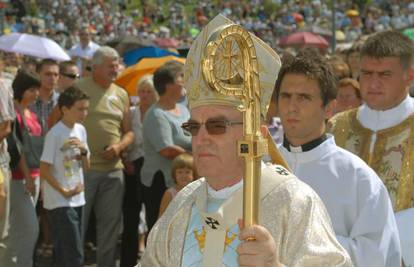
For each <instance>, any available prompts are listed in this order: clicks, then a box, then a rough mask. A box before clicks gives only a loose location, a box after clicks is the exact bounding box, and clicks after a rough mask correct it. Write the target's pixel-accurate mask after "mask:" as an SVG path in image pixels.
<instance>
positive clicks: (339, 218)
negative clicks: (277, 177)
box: [280, 135, 401, 267]
mask: <svg viewBox="0 0 414 267" xmlns="http://www.w3.org/2000/svg"><path fill="white" fill-rule="evenodd" d="M294 150H295V149H294ZM280 151H281V152H282V155H283V156H284V157H285V159H286V160H287V162H288V164H289V166H290V168H291V169H292V171H293V173H294V174H295V175H296V176H297V177H299V178H300V179H301V180H302V181H304V182H305V183H307V184H308V185H310V186H311V187H312V188H313V189H314V190H315V191H316V193H318V195H319V196H320V197H321V199H322V201H323V202H324V204H325V206H326V208H327V210H328V213H329V215H330V217H331V220H332V225H333V228H334V231H335V234H336V237H337V239H338V241H339V242H340V244H341V245H342V246H343V247H344V248H345V249H346V250H347V251H348V252H349V254H350V256H351V258H352V261H353V262H354V264H355V266H370V267H376V266H386V267H400V265H401V249H400V241H399V236H398V229H397V226H396V222H395V217H394V213H393V209H392V205H391V201H390V199H389V196H388V192H387V190H386V188H385V186H384V184H383V183H382V182H381V180H380V178H379V177H378V176H377V175H376V173H375V172H374V171H373V170H372V169H371V168H370V167H368V165H367V164H366V163H365V162H364V161H363V160H361V159H360V158H359V157H357V156H355V155H354V154H352V153H350V152H348V151H346V150H344V149H342V148H340V147H338V146H336V144H335V141H334V138H333V136H331V135H330V136H329V137H328V139H327V140H325V141H324V142H323V143H322V144H320V145H319V146H317V147H315V148H313V149H311V150H310V151H306V152H290V151H288V150H287V149H286V148H285V147H283V146H280Z"/></svg>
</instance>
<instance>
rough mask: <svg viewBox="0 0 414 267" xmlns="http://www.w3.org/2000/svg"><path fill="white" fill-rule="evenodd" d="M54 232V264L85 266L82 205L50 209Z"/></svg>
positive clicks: (60, 266) (63, 266) (60, 265)
mask: <svg viewBox="0 0 414 267" xmlns="http://www.w3.org/2000/svg"><path fill="white" fill-rule="evenodd" d="M48 212H49V217H50V223H51V225H52V233H53V235H52V236H53V245H54V250H53V266H56V267H57V266H59V267H65V266H68V267H69V266H70V267H83V245H82V207H61V208H56V209H52V210H49V211H48Z"/></svg>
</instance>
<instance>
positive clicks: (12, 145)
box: [7, 120, 23, 170]
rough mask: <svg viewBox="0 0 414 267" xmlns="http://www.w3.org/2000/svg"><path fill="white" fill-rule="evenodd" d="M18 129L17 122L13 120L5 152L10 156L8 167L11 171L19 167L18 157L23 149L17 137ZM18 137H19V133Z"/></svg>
mask: <svg viewBox="0 0 414 267" xmlns="http://www.w3.org/2000/svg"><path fill="white" fill-rule="evenodd" d="M18 127H19V126H18V125H17V120H15V121H14V122H13V125H12V129H13V130H12V133H11V134H9V135H8V136H7V151H8V152H9V155H10V163H9V165H10V169H11V170H16V169H17V167H18V166H19V162H20V155H21V153H22V147H23V146H22V144H21V142H20V140H19V138H18V137H17V136H18V134H17V131H19V129H18ZM19 136H21V133H20V132H19Z"/></svg>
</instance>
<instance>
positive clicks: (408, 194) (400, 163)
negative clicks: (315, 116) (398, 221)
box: [329, 109, 414, 212]
mask: <svg viewBox="0 0 414 267" xmlns="http://www.w3.org/2000/svg"><path fill="white" fill-rule="evenodd" d="M357 116H358V109H353V110H350V111H346V112H342V113H339V114H338V115H336V116H335V117H333V118H332V119H331V120H330V121H329V128H330V129H329V131H330V132H331V133H332V134H333V135H334V136H335V141H336V144H337V145H338V146H340V147H342V148H344V149H346V150H348V151H350V152H352V153H354V154H356V155H358V156H359V157H360V158H362V159H363V160H364V161H365V162H366V163H367V164H368V165H369V166H370V167H371V168H372V169H374V171H375V172H376V173H377V174H378V176H379V177H380V178H381V180H382V181H383V182H384V184H385V186H386V187H387V189H388V192H389V195H390V198H391V202H392V204H393V208H394V211H395V212H398V211H401V210H405V209H408V208H411V207H413V206H414V113H412V114H411V115H409V116H408V117H407V118H406V119H404V120H403V121H402V122H401V123H399V124H397V125H396V126H393V127H389V128H385V129H382V130H378V131H376V132H374V131H372V130H370V129H367V128H365V127H363V126H362V124H361V122H360V121H359V120H358V117H357Z"/></svg>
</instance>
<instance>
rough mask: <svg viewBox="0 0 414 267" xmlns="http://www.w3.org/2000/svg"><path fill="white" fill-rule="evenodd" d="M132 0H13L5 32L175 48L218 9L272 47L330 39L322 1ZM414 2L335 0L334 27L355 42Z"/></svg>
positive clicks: (397, 19)
mask: <svg viewBox="0 0 414 267" xmlns="http://www.w3.org/2000/svg"><path fill="white" fill-rule="evenodd" d="M130 5H131V3H130V1H126V0H119V1H89V0H60V1H52V0H35V1H12V3H11V4H10V5H9V6H6V17H5V18H6V19H5V20H4V22H3V23H4V25H3V28H4V31H5V32H6V33H7V32H14V31H15V32H27V33H33V34H38V35H45V36H48V37H49V38H51V39H53V40H55V41H57V42H58V43H59V44H60V45H61V46H62V47H64V48H66V49H70V48H71V47H72V46H73V45H74V44H75V43H77V42H78V40H79V37H78V33H79V31H81V29H82V28H89V29H90V30H91V32H93V34H94V41H95V42H96V43H99V44H106V43H107V42H110V41H112V40H114V39H117V38H119V37H122V36H138V37H140V38H143V39H148V40H150V41H152V40H154V39H155V38H157V37H174V38H176V39H177V40H178V41H179V46H182V47H189V46H190V45H191V42H192V40H193V38H194V37H195V36H196V35H197V34H198V32H199V31H200V29H201V28H202V27H203V26H204V25H205V24H206V22H207V21H208V20H209V19H211V18H212V17H214V16H215V14H218V13H222V14H224V15H225V16H227V17H229V18H230V19H232V20H233V21H235V22H236V23H238V24H241V25H242V26H244V27H245V28H246V29H248V30H249V31H251V32H254V33H255V34H256V35H257V36H259V37H260V38H261V39H263V40H264V41H265V42H267V43H268V44H269V45H270V46H271V47H272V48H274V49H276V48H278V40H279V39H280V38H281V37H283V36H286V35H288V34H290V33H293V32H297V31H301V30H307V31H314V32H317V33H320V34H323V35H325V37H326V38H328V39H330V38H331V37H332V34H331V33H330V31H331V23H332V7H331V6H330V5H329V4H328V3H327V2H326V1H320V0H311V1H299V0H298V1H282V0H275V1H272V2H270V3H269V1H263V0H255V1H242V3H240V2H239V1H234V0H231V1H223V2H220V1H219V2H214V1H205V0H202V1H173V2H170V1H167V2H165V1H141V6H139V8H137V7H136V6H132V7H129V6H130ZM413 10H414V2H412V1H408V0H406V1H382V0H376V1H369V2H367V3H365V4H361V5H357V4H353V3H352V2H349V1H345V0H340V1H336V6H335V14H336V28H337V29H338V30H340V31H342V32H343V33H344V35H345V38H343V39H341V41H345V42H354V41H357V40H359V39H360V38H361V37H363V36H364V35H366V34H369V33H373V32H376V31H381V30H389V29H396V30H403V29H406V28H410V27H413V26H414V16H413V12H412V11H413Z"/></svg>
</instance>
